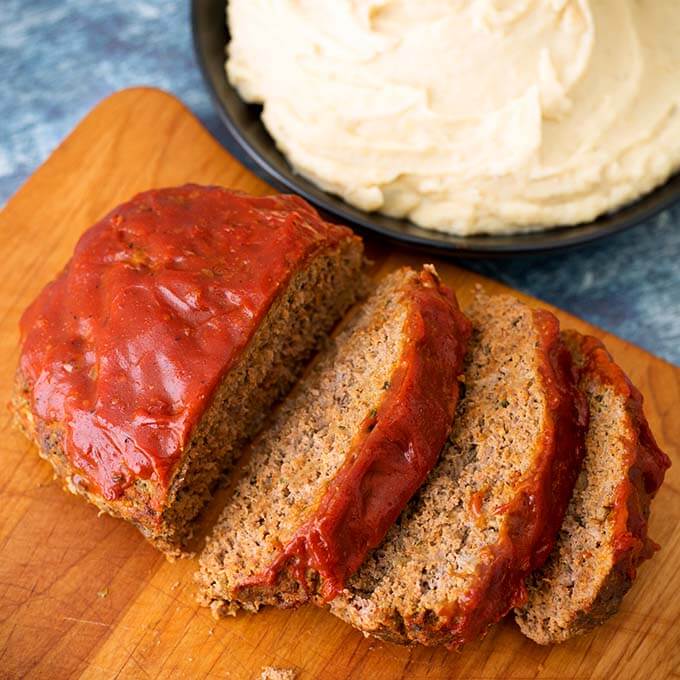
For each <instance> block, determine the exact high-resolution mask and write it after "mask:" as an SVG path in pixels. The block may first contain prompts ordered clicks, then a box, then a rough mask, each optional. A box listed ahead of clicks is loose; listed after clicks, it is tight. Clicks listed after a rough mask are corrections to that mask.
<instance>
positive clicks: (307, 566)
mask: <svg viewBox="0 0 680 680" xmlns="http://www.w3.org/2000/svg"><path fill="white" fill-rule="evenodd" d="M409 295H410V298H411V303H410V311H409V315H408V318H407V321H406V324H407V327H406V329H407V349H406V351H405V353H404V355H403V357H402V361H401V363H400V365H399V367H398V368H397V370H396V371H395V374H394V376H393V378H392V380H391V383H390V387H389V388H388V389H387V391H386V393H385V396H384V397H383V400H382V403H381V404H380V406H379V408H378V409H377V411H376V414H375V415H374V416H373V417H369V418H367V419H366V420H365V421H364V423H363V424H362V427H361V432H360V434H359V435H357V437H356V438H355V440H354V441H353V443H352V449H351V451H350V452H349V453H348V455H347V458H346V460H345V462H344V464H343V466H342V467H341V468H340V470H339V471H338V473H337V474H336V476H335V478H334V479H333V480H332V482H331V483H330V484H329V485H328V487H327V489H326V492H325V495H324V496H323V497H322V499H321V501H320V503H319V505H318V506H317V507H316V508H315V509H314V511H313V512H312V514H311V515H310V516H308V517H307V519H306V520H305V522H304V524H303V525H302V526H301V527H300V528H299V529H298V531H297V532H296V533H295V535H294V536H293V537H292V538H291V539H290V540H289V541H288V543H287V544H286V545H285V546H284V547H283V549H282V551H281V552H280V554H279V555H278V556H277V557H276V559H275V560H274V561H273V562H272V564H271V566H270V567H269V568H268V569H267V570H266V571H265V572H263V573H261V574H259V575H257V576H255V577H254V578H251V579H248V581H246V582H243V583H242V584H240V587H243V588H246V587H251V586H257V585H265V586H271V585H274V584H275V583H276V580H277V578H278V576H279V575H280V574H281V572H282V571H283V570H284V569H288V570H290V571H291V572H292V573H293V575H294V577H295V578H296V580H297V581H298V582H299V583H301V584H302V586H303V587H304V588H305V589H307V587H308V585H307V577H308V572H309V570H314V571H315V572H317V573H318V574H319V575H320V581H321V589H320V592H319V595H320V598H321V599H322V600H323V601H326V602H328V601H330V600H331V599H333V598H334V597H335V596H337V595H338V593H339V592H340V591H341V590H342V589H343V588H344V585H345V582H346V580H347V578H349V576H351V575H352V574H353V573H354V572H355V571H356V570H357V569H358V568H359V566H360V565H361V563H362V562H363V560H364V558H365V556H366V554H367V553H368V552H369V550H371V549H372V548H373V547H375V546H376V545H378V544H379V543H380V541H381V540H382V539H383V538H384V536H385V534H386V532H387V530H388V529H389V527H390V526H391V525H392V524H393V522H394V521H395V520H396V519H397V517H398V515H399V514H400V512H401V511H402V510H403V508H404V506H405V505H406V503H407V502H408V500H409V499H410V498H411V496H412V495H413V494H414V493H415V491H416V490H417V489H418V487H419V486H420V485H421V484H422V482H423V481H424V480H425V477H426V476H427V474H428V472H429V471H430V470H431V469H432V467H433V466H434V464H435V463H436V461H437V458H438V457H439V453H440V451H441V449H442V447H443V445H444V443H445V441H446V437H447V436H448V434H449V431H450V429H451V424H452V422H453V415H454V412H455V408H456V404H457V401H458V393H459V384H458V376H459V375H460V373H461V371H462V368H463V359H464V357H465V351H466V348H467V341H468V339H469V336H470V333H471V325H470V322H469V321H468V320H467V318H466V317H465V316H463V314H462V313H461V312H460V310H459V308H458V304H457V302H456V300H455V297H454V296H453V294H452V293H451V292H450V291H449V290H448V288H446V287H445V286H443V285H442V284H441V283H439V281H438V280H437V279H436V277H435V276H433V275H432V274H430V273H429V272H427V271H425V272H422V273H421V274H420V278H419V283H418V284H415V285H413V286H412V287H411V290H410V291H409Z"/></svg>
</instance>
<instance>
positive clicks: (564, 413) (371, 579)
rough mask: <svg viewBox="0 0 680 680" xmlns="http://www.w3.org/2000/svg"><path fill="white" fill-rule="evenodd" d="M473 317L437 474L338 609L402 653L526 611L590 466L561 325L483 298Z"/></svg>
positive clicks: (468, 636) (508, 302) (449, 641)
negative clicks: (582, 472)
mask: <svg viewBox="0 0 680 680" xmlns="http://www.w3.org/2000/svg"><path fill="white" fill-rule="evenodd" d="M466 314H467V316H468V317H469V318H470V320H471V321H472V326H473V332H472V337H471V340H470V348H469V351H468V355H467V357H466V362H465V390H464V396H463V397H462V398H461V400H460V403H459V405H458V409H457V412H456V415H455V420H454V423H453V430H452V433H451V435H450V437H449V441H448V443H447V445H446V446H445V447H444V451H443V452H442V455H441V458H440V461H439V463H438V465H437V466H436V467H435V468H434V470H433V471H432V472H431V473H430V476H429V477H428V479H427V481H426V482H425V484H424V485H423V487H422V488H421V490H420V491H419V492H418V493H417V494H416V495H415V496H414V498H413V499H412V501H411V502H410V503H409V504H408V506H407V507H406V509H405V510H404V512H403V513H402V514H401V516H400V517H399V519H398V520H397V522H396V524H395V525H394V526H393V527H392V529H391V530H390V531H389V532H388V534H387V536H386V538H385V540H384V542H383V543H382V544H381V545H380V546H379V547H378V548H377V549H376V550H374V551H372V552H371V554H370V555H369V556H368V558H367V559H366V561H365V562H364V564H363V566H362V567H361V568H360V569H359V570H358V571H357V573H356V574H355V575H354V576H353V577H352V578H350V579H349V581H348V586H347V588H346V589H345V590H344V591H343V592H342V593H341V594H340V595H339V596H338V597H337V598H336V599H334V600H333V601H332V602H331V603H330V608H331V611H332V612H333V613H334V614H335V615H337V616H339V617H340V618H342V619H344V620H345V621H347V622H349V623H351V624H352V625H354V626H355V627H357V628H358V629H359V630H361V631H363V632H364V633H365V634H371V635H374V636H376V637H379V638H383V639H385V640H389V641H393V642H399V643H413V642H419V643H422V644H425V645H435V644H446V645H448V646H449V647H451V648H454V647H458V646H460V645H462V644H463V643H466V642H468V641H471V640H473V639H476V638H477V637H479V636H480V635H483V634H485V633H486V631H487V630H488V628H489V627H490V626H491V625H492V624H493V623H495V622H496V621H498V620H499V619H500V618H501V617H502V616H504V615H505V614H506V613H507V612H508V611H509V610H510V609H511V608H512V607H514V606H516V605H518V604H520V603H522V602H523V601H524V600H525V598H526V591H525V587H524V581H525V578H526V576H527V575H528V574H529V572H530V571H531V570H532V569H533V568H535V567H537V566H538V565H540V564H541V563H542V562H543V561H544V560H545V559H546V558H547V556H548V554H549V552H550V550H551V548H552V546H553V543H554V540H555V537H556V535H557V532H558V530H559V526H560V524H561V522H562V518H563V516H564V512H565V510H566V507H567V503H568V499H569V497H570V495H571V491H572V488H573V484H574V481H575V479H576V476H577V474H578V468H579V464H580V461H581V458H582V455H583V430H584V427H585V417H586V416H585V413H586V411H585V403H584V401H583V399H582V398H581V396H580V394H579V393H578V391H577V390H576V389H575V386H574V376H573V373H572V366H571V361H570V356H569V353H568V352H567V350H566V348H565V347H564V345H563V344H562V342H561V340H560V335H559V324H558V321H557V319H556V318H555V317H554V316H553V315H552V314H550V313H549V312H547V311H544V310H531V309H530V308H529V307H527V306H526V305H524V304H522V303H521V302H519V301H518V300H516V299H514V298H512V297H509V296H499V297H493V298H489V297H487V296H486V295H484V294H482V293H481V292H480V293H479V295H478V297H477V299H476V301H475V302H474V304H473V305H472V306H471V308H470V309H468V310H466Z"/></svg>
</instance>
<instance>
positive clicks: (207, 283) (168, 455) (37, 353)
mask: <svg viewBox="0 0 680 680" xmlns="http://www.w3.org/2000/svg"><path fill="white" fill-rule="evenodd" d="M362 260H363V248H362V243H361V240H360V239H359V238H357V237H356V236H354V235H353V234H352V232H351V231H350V230H349V229H346V228H344V227H340V226H335V225H332V224H329V223H327V222H325V221H323V220H322V219H321V218H320V217H319V215H318V213H317V212H316V211H315V210H314V209H313V208H312V207H311V206H309V205H308V204H307V203H305V202H304V201H302V200H301V199H299V198H296V197H293V196H269V197H260V198H256V197H251V196H246V195H244V194H239V193H234V192H231V191H227V190H226V189H222V188H220V187H201V186H196V185H187V186H183V187H178V188H171V189H161V190H157V191H149V192H146V193H143V194H140V195H138V196H136V197H135V198H133V199H132V200H131V201H130V202H128V203H126V204H124V205H121V206H120V207H118V208H116V209H114V210H113V211H112V212H111V213H109V214H108V215H107V216H106V217H104V218H103V219H102V220H101V221H100V222H98V223H97V224H96V225H94V226H93V227H92V228H91V229H89V230H88V231H86V232H85V234H84V235H83V236H82V238H81V239H80V241H79V242H78V244H77V246H76V248H75V252H74V255H73V257H72V259H71V261H70V262H69V263H68V264H67V265H66V267H65V269H64V270H63V271H62V272H61V274H59V276H58V277H57V278H56V279H55V280H54V281H53V282H52V283H50V284H49V285H47V286H46V287H45V289H44V290H43V291H42V292H41V293H40V295H39V296H38V298H37V299H36V300H35V302H34V303H33V304H32V305H31V306H30V307H29V309H28V310H27V311H26V312H25V313H24V315H23V318H22V320H21V358H20V365H19V370H18V373H17V389H16V396H15V399H14V406H15V410H16V412H17V414H18V416H19V420H20V423H21V424H22V426H23V428H24V430H25V431H26V432H27V433H28V435H29V436H30V437H31V438H32V439H34V440H35V441H36V443H37V444H38V447H39V450H40V453H41V455H42V456H43V457H45V458H46V459H47V460H48V461H50V462H51V463H52V465H53V466H54V469H55V470H56V473H57V475H58V476H59V477H60V478H61V479H62V480H63V481H64V483H65V485H66V487H67V488H68V489H69V490H70V491H72V492H74V493H78V494H81V495H83V496H84V497H85V498H87V499H88V500H89V501H91V502H92V503H94V504H95V505H97V506H98V507H99V508H101V509H102V510H104V511H106V512H109V513H111V514H113V515H118V516H120V517H123V518H125V519H128V520H130V521H131V522H133V523H134V524H136V525H137V526H138V527H139V528H140V529H141V531H142V532H143V533H144V535H145V536H146V537H147V538H148V539H150V540H151V541H152V542H153V543H154V544H155V545H156V546H158V547H159V548H161V549H162V550H164V551H166V552H168V554H170V555H172V554H176V553H178V551H180V550H181V547H182V544H183V542H184V541H185V539H186V538H187V537H188V535H189V534H190V532H191V526H192V525H191V520H192V519H193V518H194V517H195V516H196V514H197V513H198V512H199V510H200V509H201V507H202V506H203V505H204V503H205V502H206V500H207V499H208V498H209V496H210V491H211V487H212V485H213V484H214V482H215V481H216V479H217V478H218V476H219V475H220V473H222V472H223V471H224V470H225V468H226V467H228V465H229V464H230V462H231V460H232V459H233V458H234V456H235V455H236V454H238V453H239V452H240V451H241V448H242V445H243V444H244V442H245V441H246V440H247V439H249V438H250V437H251V435H253V434H254V433H255V431H256V430H257V429H258V428H259V426H260V425H261V422H262V419H263V416H264V414H265V412H266V411H267V409H268V407H269V406H270V405H271V404H272V403H273V402H274V401H276V400H277V399H279V398H280V397H281V396H282V395H284V394H285V393H286V392H287V391H288V389H289V387H290V386H291V385H292V383H293V382H294V380H295V379H296V377H297V376H298V374H299V373H300V371H301V368H302V367H303V365H304V364H305V363H306V361H307V360H308V358H309V357H310V355H311V354H312V352H313V351H314V350H315V349H316V348H317V346H318V345H319V344H320V342H321V341H322V340H323V339H324V338H325V337H326V336H327V334H328V333H329V331H330V330H331V328H332V326H333V325H334V324H335V323H336V321H337V320H338V318H340V317H341V316H342V315H343V314H344V312H345V311H346V310H347V309H348V308H349V307H350V306H351V305H352V304H353V303H354V302H355V300H356V299H357V297H358V295H359V294H360V292H361V290H362V286H363V285H364V284H363V275H362Z"/></svg>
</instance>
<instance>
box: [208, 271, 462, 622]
mask: <svg viewBox="0 0 680 680" xmlns="http://www.w3.org/2000/svg"><path fill="white" fill-rule="evenodd" d="M469 332H470V326H469V323H468V321H467V320H466V319H465V317H464V316H463V315H462V314H461V313H460V311H459V310H458V306H457V304H456V301H455V298H454V297H453V295H452V294H451V293H450V291H448V289H446V288H445V287H444V286H442V285H441V284H440V283H439V280H438V278H437V276H436V273H435V272H434V269H433V268H428V267H426V268H425V270H424V271H422V272H421V273H420V274H416V272H414V271H413V270H410V269H402V270H399V271H397V272H395V273H393V274H391V275H389V276H388V277H387V278H386V279H385V280H384V281H383V282H382V283H381V285H380V286H379V288H378V289H377V291H376V292H375V293H374V294H373V295H372V296H371V297H370V298H369V299H368V300H367V301H366V302H365V303H364V304H362V305H360V306H359V307H358V308H357V309H355V310H354V311H353V313H352V314H350V315H349V317H348V319H347V320H346V323H345V324H344V326H343V327H342V328H341V329H340V331H339V333H338V334H337V335H336V336H335V337H334V340H333V343H332V344H331V346H330V347H328V348H327V350H325V351H324V352H323V353H322V354H321V355H320V356H319V357H317V359H316V360H315V362H314V364H313V365H312V367H311V368H310V370H309V371H308V372H307V373H306V375H305V377H304V378H303V380H302V381H301V382H300V383H299V384H298V385H297V386H296V387H295V389H294V390H293V392H292V394H291V395H290V396H289V397H288V398H287V399H286V400H285V402H284V403H283V404H282V406H281V407H280V409H279V410H278V412H277V414H276V416H275V418H274V421H273V423H272V424H271V425H270V426H269V427H268V428H267V429H266V430H265V431H264V432H263V434H262V435H261V436H260V437H259V438H258V439H257V440H256V442H255V443H254V445H253V447H252V455H251V458H250V462H249V465H248V467H247V468H246V469H245V470H244V473H243V475H242V477H241V478H240V480H239V482H238V484H236V488H235V491H234V493H233V496H232V497H231V500H230V501H229V502H228V503H227V505H226V507H225V509H224V511H223V513H222V516H221V518H220V520H219V522H218V523H217V525H216V527H215V528H214V530H213V533H212V535H211V537H210V539H209V541H208V545H207V547H206V549H205V550H204V552H203V554H202V555H201V571H200V574H199V583H200V584H201V591H202V597H201V600H202V602H203V603H204V604H208V605H210V606H211V607H212V609H213V612H214V613H215V614H216V615H225V614H233V613H235V612H236V611H237V610H238V609H241V608H243V609H249V610H254V611H256V610H257V609H259V608H260V607H261V606H262V605H276V606H282V607H290V606H296V605H299V604H302V603H303V602H306V601H308V600H317V601H318V600H322V601H323V600H329V599H332V598H333V597H334V596H335V595H336V594H337V592H338V591H339V590H340V589H341V588H342V587H343V586H344V583H345V581H346V579H347V578H348V577H349V576H350V575H351V574H352V573H353V572H354V571H355V570H356V569H357V568H358V567H359V565H360V564H361V562H362V560H363V558H364V557H365V555H366V553H367V552H368V551H369V550H370V549H371V548H373V547H375V546H376V545H377V544H378V543H379V542H380V541H381V540H382V538H383V537H384V535H385V532H386V531H387V529H388V528H389V526H390V525H391V524H392V523H393V522H394V520H395V519H396V517H397V516H398V515H399V513H400V512H401V510H402V509H403V507H404V505H405V504H406V502H407V501H408V500H409V498H410V497H411V496H412V494H413V493H414V492H415V491H416V489H417V488H418V487H419V486H420V484H421V483H422V481H423V480H424V478H425V476H426V475H427V473H428V471H429V470H430V469H431V468H432V466H433V465H434V464H435V462H436V460H437V457H438V455H439V452H440V450H441V448H442V445H443V444H444V442H445V440H446V437H447V435H448V432H449V430H450V428H451V423H452V420H453V414H454V410H455V406H456V402H457V399H458V391H459V387H458V385H459V383H458V377H459V374H460V371H461V369H462V364H463V356H464V354H465V347H466V344H467V338H468V335H469Z"/></svg>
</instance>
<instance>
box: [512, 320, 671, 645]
mask: <svg viewBox="0 0 680 680" xmlns="http://www.w3.org/2000/svg"><path fill="white" fill-rule="evenodd" d="M564 338H565V341H566V345H567V347H568V348H569V350H570V352H571V354H572V356H573V357H574V362H575V364H576V366H577V368H578V370H579V372H580V377H579V387H580V389H581V390H582V392H583V393H584V394H585V396H586V398H587V400H588V406H589V409H590V424H589V427H588V431H587V434H586V456H585V460H584V464H583V468H582V470H581V474H580V475H579V478H578V481H577V483H576V488H575V489H574V494H573V496H572V498H571V501H570V503H569V508H568V510H567V515H566V517H565V520H564V523H563V525H562V529H561V532H560V535H559V540H558V542H557V544H556V546H555V548H554V550H553V552H552V554H551V555H550V558H549V559H548V561H547V562H546V564H545V566H544V567H543V568H542V569H541V570H539V571H538V572H537V573H535V574H533V575H532V577H531V579H530V582H529V600H528V602H527V603H526V604H525V605H524V606H523V607H522V608H521V609H519V610H518V611H517V613H516V620H517V622H518V624H519V626H520V628H521V629H522V632H523V633H524V634H525V635H527V636H528V637H530V638H531V639H532V640H534V641H535V642H538V643H540V644H550V643H555V642H562V641H564V640H567V639H568V638H570V637H572V636H574V635H577V634H579V633H583V632H585V631H587V630H590V629H591V628H593V627H594V626H596V625H598V624H600V623H602V622H603V621H605V620H606V619H607V618H609V617H610V616H612V614H614V613H615V612H616V611H617V609H618V607H619V605H620V603H621V599H622V597H623V596H624V594H625V593H626V592H627V591H628V589H629V588H630V586H631V584H632V582H633V579H634V578H635V574H636V569H637V567H638V566H639V565H640V563H641V562H642V561H643V560H645V559H647V558H648V557H650V556H651V555H652V554H653V553H654V551H655V550H656V548H657V546H656V544H655V543H654V542H653V541H652V540H651V539H650V538H649V537H648V536H647V519H648V516H649V506H650V501H651V499H652V498H653V497H654V495H655V493H656V492H657V490H658V489H659V487H660V486H661V483H662V482H663V477H664V473H665V471H666V469H667V468H668V467H669V466H670V460H669V459H668V457H667V456H666V455H665V454H664V453H662V452H661V451H660V450H659V447H658V446H657V445H656V442H655V441H654V437H653V435H652V433H651V432H650V430H649V426H648V424H647V420H646V419H645V416H644V413H643V410H642V396H641V395H640V393H639V392H638V390H637V389H636V388H635V387H634V386H633V385H632V384H631V383H630V381H629V380H628V378H627V377H626V375H625V374H624V373H623V371H622V370H621V369H620V368H619V367H618V366H617V365H616V363H614V361H613V360H612V358H611V356H610V355H609V354H608V352H607V350H606V349H605V347H604V345H603V344H602V343H601V342H600V341H599V340H597V339H595V338H592V337H588V336H583V335H580V334H579V333H576V332H575V331H569V332H566V333H565V334H564Z"/></svg>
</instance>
